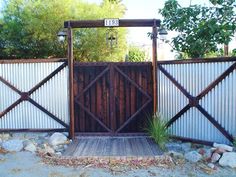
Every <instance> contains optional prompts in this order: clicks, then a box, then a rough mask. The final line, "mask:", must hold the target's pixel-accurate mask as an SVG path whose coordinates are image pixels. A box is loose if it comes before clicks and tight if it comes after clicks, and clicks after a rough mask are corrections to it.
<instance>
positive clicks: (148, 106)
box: [74, 62, 153, 135]
mask: <svg viewBox="0 0 236 177" xmlns="http://www.w3.org/2000/svg"><path fill="white" fill-rule="evenodd" d="M152 82H153V81H152V64H151V62H150V63H149V62H145V63H144V62H143V63H127V62H125V63H115V62H109V63H101V62H100V63H80V62H77V63H75V64H74V100H75V103H74V107H75V132H77V133H95V134H96V133H108V134H113V135H114V134H119V133H140V132H144V127H145V125H146V123H147V120H148V117H150V115H152V113H153V103H152V101H153V100H152V94H153V87H152Z"/></svg>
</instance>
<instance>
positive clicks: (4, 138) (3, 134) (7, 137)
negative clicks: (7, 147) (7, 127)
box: [0, 133, 11, 141]
mask: <svg viewBox="0 0 236 177" xmlns="http://www.w3.org/2000/svg"><path fill="white" fill-rule="evenodd" d="M0 138H1V139H2V141H6V140H9V139H10V138H11V135H10V134H9V133H2V134H0Z"/></svg>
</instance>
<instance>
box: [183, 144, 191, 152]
mask: <svg viewBox="0 0 236 177" xmlns="http://www.w3.org/2000/svg"><path fill="white" fill-rule="evenodd" d="M181 148H182V150H183V151H184V152H189V151H190V150H191V143H182V144H181Z"/></svg>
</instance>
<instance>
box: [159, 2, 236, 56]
mask: <svg viewBox="0 0 236 177" xmlns="http://www.w3.org/2000/svg"><path fill="white" fill-rule="evenodd" d="M210 2H211V3H212V5H211V6H210V7H204V6H200V5H192V6H189V7H181V6H180V5H179V4H178V2H177V0H167V1H166V2H165V6H164V8H163V9H161V10H160V11H159V12H160V13H161V15H162V16H163V17H164V21H163V25H164V27H165V28H167V29H168V30H171V31H176V32H179V35H177V36H176V37H174V38H173V40H172V43H173V46H174V50H176V51H177V52H180V53H186V54H187V55H188V56H190V57H194V58H197V57H204V55H205V54H206V53H210V52H215V51H217V45H218V44H228V43H229V42H230V40H231V38H232V37H233V35H234V33H235V30H236V18H235V16H236V14H235V13H236V11H235V5H236V2H235V0H210Z"/></svg>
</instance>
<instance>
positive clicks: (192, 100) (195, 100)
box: [158, 63, 236, 142]
mask: <svg viewBox="0 0 236 177" xmlns="http://www.w3.org/2000/svg"><path fill="white" fill-rule="evenodd" d="M158 67H159V69H160V71H161V72H162V73H163V74H164V75H165V76H166V77H167V78H168V79H169V80H171V81H172V83H173V84H174V85H175V86H176V87H177V88H178V89H179V90H180V91H181V92H182V93H183V94H184V95H185V96H186V97H187V98H188V99H189V103H188V104H187V105H186V106H185V107H184V108H183V109H181V110H180V111H179V112H178V113H177V114H176V115H175V116H174V117H172V118H171V119H170V120H169V121H168V123H167V127H169V126H170V125H172V124H173V123H174V122H175V121H176V120H177V119H179V118H180V117H181V116H182V115H183V114H184V113H185V112H187V111H188V110H189V109H190V108H191V107H196V108H197V109H198V110H199V111H200V112H201V113H202V114H203V115H204V116H205V117H206V118H207V119H208V120H209V121H210V122H211V123H212V124H213V125H214V126H215V127H216V128H217V129H218V130H219V131H220V132H221V133H222V134H223V135H224V136H225V137H226V138H227V139H228V140H230V141H231V142H232V141H233V136H232V135H230V134H229V133H228V132H227V131H226V130H225V128H223V127H222V126H221V125H220V124H219V123H218V122H217V121H216V120H215V119H214V118H213V117H212V116H211V115H210V114H209V113H208V112H207V111H206V110H205V109H204V108H203V107H202V106H201V105H200V104H199V101H200V100H201V99H202V98H203V97H204V96H205V95H207V94H208V93H209V92H210V91H211V90H212V89H213V88H215V87H216V86H217V85H218V84H219V83H220V82H221V81H222V80H224V79H225V78H226V77H227V76H228V75H229V74H230V73H231V72H233V71H234V69H235V68H236V63H234V64H232V65H231V66H230V67H229V68H228V69H227V70H226V71H225V72H224V73H223V74H221V75H220V76H219V77H218V78H217V79H216V80H215V81H213V82H212V83H211V84H210V85H209V86H208V87H206V88H205V89H204V90H203V91H201V93H200V94H198V96H196V97H194V96H192V95H190V94H189V93H188V91H187V90H186V89H185V88H184V87H183V86H182V85H180V84H179V83H178V82H177V81H176V80H175V78H174V77H173V76H171V75H170V73H168V71H166V70H165V69H164V68H163V67H162V66H161V65H160V64H159V65H158Z"/></svg>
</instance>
